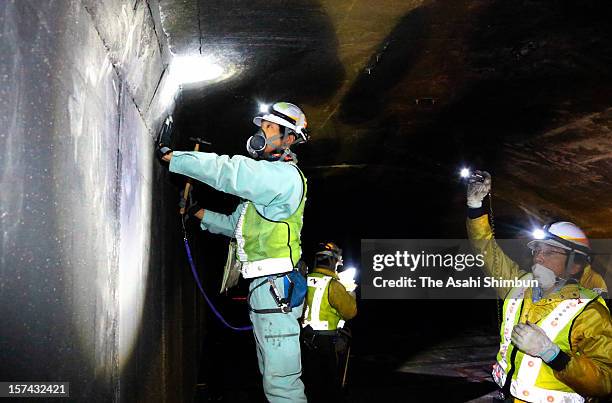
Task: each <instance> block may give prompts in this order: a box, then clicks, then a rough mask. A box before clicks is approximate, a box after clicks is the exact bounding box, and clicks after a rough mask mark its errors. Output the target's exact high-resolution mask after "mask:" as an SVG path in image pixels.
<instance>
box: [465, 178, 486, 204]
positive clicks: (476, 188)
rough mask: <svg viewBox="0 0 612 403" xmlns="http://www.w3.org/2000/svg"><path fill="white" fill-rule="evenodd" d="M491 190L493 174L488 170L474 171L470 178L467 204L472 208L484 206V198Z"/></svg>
mask: <svg viewBox="0 0 612 403" xmlns="http://www.w3.org/2000/svg"><path fill="white" fill-rule="evenodd" d="M490 191H491V175H490V174H489V173H488V172H487V171H474V174H472V176H471V177H470V178H469V179H468V186H467V205H468V207H470V208H480V207H482V200H483V199H484V198H485V197H486V196H487V194H489V192H490Z"/></svg>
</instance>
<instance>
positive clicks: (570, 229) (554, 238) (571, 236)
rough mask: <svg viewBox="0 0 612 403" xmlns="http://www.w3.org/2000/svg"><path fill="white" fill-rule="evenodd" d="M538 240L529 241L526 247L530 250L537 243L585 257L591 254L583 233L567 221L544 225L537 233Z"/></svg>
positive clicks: (587, 240)
mask: <svg viewBox="0 0 612 403" xmlns="http://www.w3.org/2000/svg"><path fill="white" fill-rule="evenodd" d="M538 232H539V234H541V235H540V236H538V238H540V239H534V240H532V241H530V242H529V243H528V244H527V246H528V247H529V248H531V249H534V248H536V247H537V245H538V244H539V243H545V244H547V245H551V246H556V247H558V248H562V249H565V250H569V251H575V252H577V253H580V254H582V255H585V256H587V257H589V256H590V254H591V244H590V243H589V239H588V238H587V236H586V234H585V233H584V231H582V230H581V229H580V227H578V226H577V225H576V224H574V223H571V222H569V221H558V222H554V223H552V224H548V225H545V226H544V228H542V230H541V231H538Z"/></svg>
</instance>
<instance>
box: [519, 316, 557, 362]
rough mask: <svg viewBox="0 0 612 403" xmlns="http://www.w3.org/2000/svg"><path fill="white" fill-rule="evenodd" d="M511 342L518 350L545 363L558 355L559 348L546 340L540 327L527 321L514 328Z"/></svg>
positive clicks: (546, 337)
mask: <svg viewBox="0 0 612 403" xmlns="http://www.w3.org/2000/svg"><path fill="white" fill-rule="evenodd" d="M511 340H512V343H513V344H514V345H515V346H516V347H518V349H519V350H521V351H523V352H524V353H527V354H529V355H531V356H534V357H540V358H541V359H542V360H543V361H544V362H546V363H548V362H551V361H552V360H553V359H554V358H555V357H556V356H557V354H559V346H557V345H556V344H555V343H553V342H552V341H551V340H550V339H549V338H548V336H547V335H546V333H545V332H544V330H543V329H542V328H541V327H540V326H538V325H536V324H533V323H531V322H529V321H528V322H527V323H526V324H525V323H519V324H517V325H516V326H514V329H512V336H511Z"/></svg>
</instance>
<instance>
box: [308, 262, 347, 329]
mask: <svg viewBox="0 0 612 403" xmlns="http://www.w3.org/2000/svg"><path fill="white" fill-rule="evenodd" d="M332 280H333V278H332V277H331V276H326V275H325V274H323V273H311V274H309V275H308V279H307V283H308V293H307V294H306V311H305V313H304V322H303V323H302V326H303V327H306V326H309V325H310V327H312V328H313V329H314V330H336V329H338V328H341V327H344V320H342V317H341V316H340V313H338V311H337V310H336V308H334V307H333V306H331V305H330V304H329V284H330V282H331V281H332Z"/></svg>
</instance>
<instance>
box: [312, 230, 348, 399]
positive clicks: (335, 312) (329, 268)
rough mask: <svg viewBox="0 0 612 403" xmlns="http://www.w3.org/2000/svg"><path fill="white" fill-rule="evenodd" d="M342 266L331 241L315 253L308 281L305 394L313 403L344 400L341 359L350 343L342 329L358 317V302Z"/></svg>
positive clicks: (339, 250) (339, 256)
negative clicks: (342, 274)
mask: <svg viewBox="0 0 612 403" xmlns="http://www.w3.org/2000/svg"><path fill="white" fill-rule="evenodd" d="M342 264H343V261H342V250H341V249H340V248H339V247H338V246H337V245H336V244H334V243H333V242H329V243H327V244H325V245H324V246H323V247H322V249H321V250H320V251H319V252H317V253H316V255H315V264H314V270H313V272H312V273H310V274H309V275H308V279H307V283H308V292H307V294H306V309H305V313H304V319H303V322H302V345H303V352H302V358H303V362H304V383H305V386H306V395H307V396H308V400H309V401H313V402H325V401H333V402H340V401H342V400H344V399H343V397H342V391H341V381H342V380H341V379H340V372H341V371H340V370H339V369H340V365H341V363H339V359H338V357H339V356H342V355H345V354H347V352H346V351H340V350H342V347H341V346H343V347H346V346H347V341H346V340H345V339H343V336H344V334H345V333H344V332H342V330H341V329H342V328H343V327H344V324H345V321H347V320H349V319H352V318H354V317H355V315H357V301H356V297H355V288H356V284H355V283H354V282H353V283H344V284H343V283H342V282H341V281H340V279H339V277H338V271H339V270H340V268H341V267H342ZM346 358H347V359H348V356H347V357H346ZM342 364H344V362H342ZM341 366H342V368H344V365H341Z"/></svg>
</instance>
